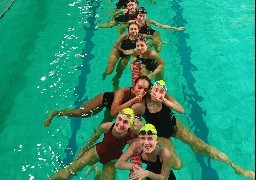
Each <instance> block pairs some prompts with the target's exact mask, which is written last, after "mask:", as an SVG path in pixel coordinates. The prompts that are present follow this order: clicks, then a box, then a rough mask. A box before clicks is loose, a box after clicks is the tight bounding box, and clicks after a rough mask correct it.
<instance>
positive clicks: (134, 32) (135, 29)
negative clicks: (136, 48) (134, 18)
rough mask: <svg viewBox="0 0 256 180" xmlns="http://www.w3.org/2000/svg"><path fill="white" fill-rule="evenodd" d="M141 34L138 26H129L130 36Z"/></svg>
mask: <svg viewBox="0 0 256 180" xmlns="http://www.w3.org/2000/svg"><path fill="white" fill-rule="evenodd" d="M138 33H139V27H138V26H137V25H136V24H132V25H130V26H129V34H130V35H132V36H137V35H138Z"/></svg>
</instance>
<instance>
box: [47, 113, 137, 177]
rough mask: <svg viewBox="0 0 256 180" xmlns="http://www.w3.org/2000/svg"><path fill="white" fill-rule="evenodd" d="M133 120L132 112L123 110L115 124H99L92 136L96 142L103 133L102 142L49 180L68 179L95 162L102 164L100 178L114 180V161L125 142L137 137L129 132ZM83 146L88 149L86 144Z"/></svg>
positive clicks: (120, 152)
mask: <svg viewBox="0 0 256 180" xmlns="http://www.w3.org/2000/svg"><path fill="white" fill-rule="evenodd" d="M134 118H135V115H134V112H133V110H132V109H130V108H125V109H123V110H121V111H120V112H119V114H118V115H117V118H116V122H115V123H112V122H108V123H103V124H101V125H100V126H99V128H98V130H97V132H96V133H95V135H94V139H95V141H96V140H97V139H99V138H100V136H101V135H102V134H103V133H104V138H103V140H102V142H100V143H97V144H96V145H95V146H93V147H92V148H90V149H89V150H88V148H87V149H86V151H82V152H80V154H79V155H78V157H77V158H76V159H75V160H74V161H73V162H72V163H70V165H68V166H67V167H66V168H64V169H60V170H58V172H57V173H55V174H54V175H53V176H52V177H51V178H50V180H55V179H68V178H70V176H73V175H75V174H76V172H78V171H81V170H82V169H83V168H84V167H86V166H88V165H93V164H95V163H97V162H100V163H102V164H103V170H102V174H101V178H102V179H113V180H114V179H115V174H116V173H115V167H114V164H115V160H116V159H118V158H119V157H120V156H121V155H122V150H123V148H124V147H125V145H126V144H127V142H128V141H130V140H132V139H134V138H135V137H137V133H135V132H133V131H132V130H131V126H132V125H133V123H134ZM85 146H87V147H88V143H87V144H86V145H85ZM82 149H84V148H82ZM106 169H107V170H106Z"/></svg>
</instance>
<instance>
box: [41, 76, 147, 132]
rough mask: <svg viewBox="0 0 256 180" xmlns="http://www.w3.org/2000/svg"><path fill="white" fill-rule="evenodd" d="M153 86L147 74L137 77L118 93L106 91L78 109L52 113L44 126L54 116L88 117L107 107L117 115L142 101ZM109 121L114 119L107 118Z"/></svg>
mask: <svg viewBox="0 0 256 180" xmlns="http://www.w3.org/2000/svg"><path fill="white" fill-rule="evenodd" d="M150 86H151V82H150V80H149V79H148V77H146V76H140V77H138V78H137V79H136V81H135V83H134V86H132V87H130V88H122V89H120V90H118V91H116V93H114V92H105V93H101V94H99V95H97V96H96V97H94V98H93V99H91V100H90V101H88V102H86V103H84V104H83V105H82V106H81V107H80V108H78V109H71V110H67V109H64V110H58V111H53V112H51V113H50V115H49V117H48V118H47V119H46V120H45V121H44V126H46V127H47V126H50V124H51V122H52V120H53V118H54V117H55V116H56V115H58V116H69V117H82V118H87V117H91V116H94V115H96V114H98V113H99V112H101V111H102V110H103V108H104V107H105V108H106V109H107V110H108V112H109V113H110V115H111V116H112V117H115V116H116V115H117V114H118V112H119V111H120V110H121V109H124V108H127V107H130V106H132V104H134V103H137V102H140V101H142V98H143V97H144V96H145V95H146V93H147V92H148V90H149V87H150ZM106 120H107V121H108V122H109V121H112V119H110V118H107V119H106Z"/></svg>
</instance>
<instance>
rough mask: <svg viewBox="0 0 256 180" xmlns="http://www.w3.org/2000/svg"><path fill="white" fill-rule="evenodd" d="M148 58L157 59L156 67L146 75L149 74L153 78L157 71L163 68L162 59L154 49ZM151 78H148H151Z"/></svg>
mask: <svg viewBox="0 0 256 180" xmlns="http://www.w3.org/2000/svg"><path fill="white" fill-rule="evenodd" d="M149 58H152V59H155V60H156V61H157V63H158V64H159V65H158V66H157V68H156V69H155V70H154V71H153V72H152V73H151V74H149V75H148V76H150V75H151V76H152V78H153V77H154V76H155V75H157V74H158V73H160V72H161V71H162V70H163V69H164V60H163V59H162V58H161V57H160V56H159V55H158V53H157V52H155V51H152V52H151V55H150V57H149ZM152 78H150V79H152Z"/></svg>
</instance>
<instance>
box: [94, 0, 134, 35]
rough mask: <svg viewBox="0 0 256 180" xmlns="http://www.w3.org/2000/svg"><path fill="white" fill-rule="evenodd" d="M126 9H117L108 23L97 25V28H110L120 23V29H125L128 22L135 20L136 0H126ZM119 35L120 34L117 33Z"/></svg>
mask: <svg viewBox="0 0 256 180" xmlns="http://www.w3.org/2000/svg"><path fill="white" fill-rule="evenodd" d="M126 7H127V8H126V9H119V10H116V12H115V13H114V14H113V16H112V18H111V20H109V21H108V23H107V24H104V23H101V22H100V23H99V24H98V27H99V28H112V27H114V26H116V25H118V24H120V23H121V26H120V27H121V28H123V27H124V28H127V26H128V24H127V23H128V22H131V20H135V18H136V12H137V1H136V0H128V3H127V5H126ZM119 34H120V33H119Z"/></svg>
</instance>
